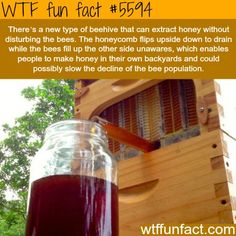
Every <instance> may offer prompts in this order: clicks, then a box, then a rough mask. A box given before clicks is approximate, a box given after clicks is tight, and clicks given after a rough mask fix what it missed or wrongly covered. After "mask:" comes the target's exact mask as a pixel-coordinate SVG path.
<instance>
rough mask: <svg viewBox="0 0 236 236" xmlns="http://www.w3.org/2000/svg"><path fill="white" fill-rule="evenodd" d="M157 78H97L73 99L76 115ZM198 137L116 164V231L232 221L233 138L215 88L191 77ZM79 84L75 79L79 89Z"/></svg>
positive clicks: (235, 195) (235, 201) (235, 205)
mask: <svg viewBox="0 0 236 236" xmlns="http://www.w3.org/2000/svg"><path fill="white" fill-rule="evenodd" d="M159 82H160V80H137V81H135V80H128V81H127V80H118V79H117V80H99V81H96V82H95V83H93V84H91V85H89V91H87V93H86V94H84V96H81V97H79V98H77V99H79V101H78V100H77V104H78V105H77V106H76V107H75V116H76V117H77V118H83V119H89V118H91V117H92V116H93V115H97V114H99V113H100V112H101V111H102V110H104V109H105V108H107V107H108V106H110V105H112V104H114V103H116V102H118V101H121V100H122V99H125V98H127V97H129V96H132V95H134V94H136V93H138V92H140V91H142V90H144V89H146V88H148V87H150V86H153V85H155V84H157V83H159ZM194 84H195V89H196V94H197V104H196V108H197V113H198V118H199V125H200V131H201V134H200V136H197V137H193V138H191V139H188V140H184V141H182V142H179V143H176V144H172V145H170V146H167V147H164V148H161V149H159V150H155V151H153V152H150V153H147V154H144V155H142V156H138V157H135V158H132V159H128V160H124V161H120V162H119V189H120V192H119V194H120V196H119V203H120V235H122V236H125V235H129V236H130V235H139V234H140V225H144V224H149V225H150V224H152V223H183V222H184V223H235V221H236V190H235V189H236V188H235V184H234V180H233V178H234V176H233V175H234V174H235V173H233V171H232V165H231V160H232V158H235V157H234V155H236V154H235V153H236V152H234V151H232V150H235V148H234V146H236V141H235V140H234V138H233V137H230V136H229V135H228V134H227V133H226V132H225V131H224V129H223V128H222V122H223V121H222V120H223V115H224V111H223V105H222V104H220V102H219V101H220V96H221V94H220V86H219V84H218V83H217V82H215V81H214V80H194ZM82 87H83V83H82V82H81V81H80V82H77V84H76V88H77V90H78V91H80V90H81V89H82Z"/></svg>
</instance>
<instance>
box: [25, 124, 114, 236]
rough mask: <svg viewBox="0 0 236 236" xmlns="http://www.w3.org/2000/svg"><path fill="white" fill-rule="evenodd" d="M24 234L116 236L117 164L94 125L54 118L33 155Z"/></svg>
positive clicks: (100, 132)
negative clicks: (59, 120)
mask: <svg viewBox="0 0 236 236" xmlns="http://www.w3.org/2000/svg"><path fill="white" fill-rule="evenodd" d="M27 213H28V215H27V227H26V236H52V235H57V236H60V235H61V236H67V235H68V236H77V235H78V236H79V235H83V236H90V235H91V236H92V235H94V236H95V235H96V236H110V235H112V236H114V235H115V236H116V235H118V187H117V165H116V161H115V160H114V158H112V155H111V153H110V152H109V150H108V144H107V137H106V135H105V133H104V131H103V129H102V128H101V126H100V125H99V124H97V123H94V122H90V121H83V120H68V121H62V122H58V123H56V124H54V125H52V126H50V127H49V128H48V129H47V130H46V135H45V141H44V144H43V146H42V148H41V149H40V150H39V152H38V153H37V155H36V156H35V157H34V158H33V161H32V164H31V170H30V189H29V200H28V210H27Z"/></svg>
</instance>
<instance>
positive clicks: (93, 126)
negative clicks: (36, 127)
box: [45, 119, 107, 141]
mask: <svg viewBox="0 0 236 236" xmlns="http://www.w3.org/2000/svg"><path fill="white" fill-rule="evenodd" d="M66 127H67V128H66ZM71 131H73V132H75V133H83V134H90V135H93V136H96V137H97V138H99V139H101V140H103V141H105V140H107V134H106V131H105V130H104V128H103V127H102V125H100V124H99V123H96V122H94V121H90V120H85V119H68V120H62V121H58V122H56V123H53V124H51V125H50V126H48V127H47V128H46V130H45V140H46V139H48V138H49V137H51V136H52V135H53V134H55V133H61V132H71Z"/></svg>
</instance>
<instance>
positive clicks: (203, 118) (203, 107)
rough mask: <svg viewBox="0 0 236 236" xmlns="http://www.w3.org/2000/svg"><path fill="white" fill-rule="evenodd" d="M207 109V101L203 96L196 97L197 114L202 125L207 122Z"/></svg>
mask: <svg viewBox="0 0 236 236" xmlns="http://www.w3.org/2000/svg"><path fill="white" fill-rule="evenodd" d="M208 114H209V109H208V105H207V102H206V101H205V99H204V98H203V97H198V99H197V116H198V119H199V121H200V123H201V124H202V125H205V124H207V122H208V116H209V115H208Z"/></svg>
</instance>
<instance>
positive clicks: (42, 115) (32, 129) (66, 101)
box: [0, 80, 74, 236]
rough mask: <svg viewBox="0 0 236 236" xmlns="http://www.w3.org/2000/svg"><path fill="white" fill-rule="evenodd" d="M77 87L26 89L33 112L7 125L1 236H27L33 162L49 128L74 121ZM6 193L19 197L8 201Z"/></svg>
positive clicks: (52, 84)
mask: <svg viewBox="0 0 236 236" xmlns="http://www.w3.org/2000/svg"><path fill="white" fill-rule="evenodd" d="M73 87H74V81H73V80H43V82H42V84H41V85H39V86H38V87H37V88H33V87H28V88H26V89H24V90H23V91H22V96H24V97H25V98H26V99H27V100H29V101H33V102H34V105H33V108H32V110H31V111H28V112H26V113H25V114H24V115H23V116H22V117H19V118H17V119H16V120H15V124H14V125H13V126H10V125H8V124H4V125H3V127H4V132H5V133H6V138H5V139H4V140H2V141H1V142H0V235H1V236H24V234H25V232H24V231H25V220H26V204H27V195H28V192H27V191H28V185H29V183H28V180H29V167H30V160H31V159H32V158H33V157H34V155H35V153H36V152H37V150H38V149H39V148H40V147H41V145H42V141H43V136H44V131H45V129H46V127H48V126H49V125H50V124H52V123H54V122H56V121H60V120H64V119H70V118H72V117H73V107H74V91H73ZM5 102H7V101H5ZM16 106H17V101H16ZM6 112H7V111H6ZM6 190H12V191H14V193H16V195H17V196H18V197H17V198H16V199H14V200H10V201H9V200H8V201H7V200H6V196H5V192H6Z"/></svg>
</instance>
